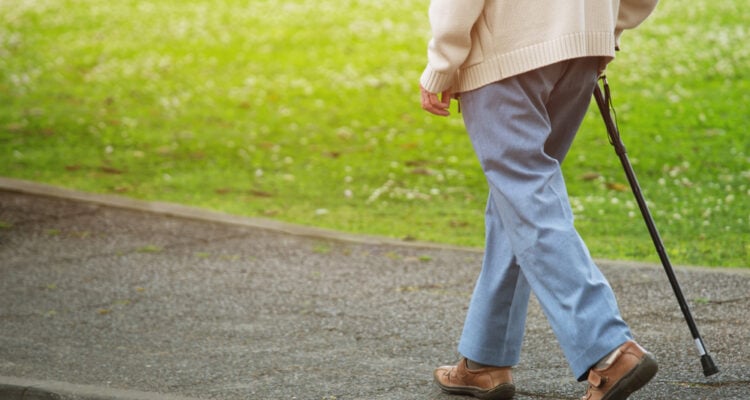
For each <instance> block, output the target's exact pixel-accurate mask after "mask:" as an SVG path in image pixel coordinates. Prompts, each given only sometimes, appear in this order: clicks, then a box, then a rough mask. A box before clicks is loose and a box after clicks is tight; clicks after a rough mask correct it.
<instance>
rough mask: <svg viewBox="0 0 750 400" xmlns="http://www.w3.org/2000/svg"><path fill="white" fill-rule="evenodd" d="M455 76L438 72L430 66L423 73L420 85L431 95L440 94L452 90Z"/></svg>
mask: <svg viewBox="0 0 750 400" xmlns="http://www.w3.org/2000/svg"><path fill="white" fill-rule="evenodd" d="M453 78H454V76H453V75H449V74H445V73H442V72H438V71H436V70H434V69H433V68H432V67H430V66H429V65H428V66H427V67H426V68H425V69H424V72H422V76H421V77H420V78H419V83H420V84H421V85H422V87H423V88H425V89H427V91H429V92H430V93H440V92H442V91H443V90H446V89H448V88H450V86H451V83H452V81H453Z"/></svg>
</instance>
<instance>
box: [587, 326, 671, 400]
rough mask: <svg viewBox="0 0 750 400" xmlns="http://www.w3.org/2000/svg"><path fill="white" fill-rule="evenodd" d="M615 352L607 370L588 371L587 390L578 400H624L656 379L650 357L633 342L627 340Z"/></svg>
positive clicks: (653, 364) (655, 365)
mask: <svg viewBox="0 0 750 400" xmlns="http://www.w3.org/2000/svg"><path fill="white" fill-rule="evenodd" d="M616 351H618V352H619V354H618V355H617V356H616V358H615V360H614V361H613V362H612V364H611V365H610V366H609V367H607V368H604V369H595V368H592V369H591V370H589V378H588V381H589V388H588V390H587V391H586V394H585V395H584V396H583V397H582V398H581V400H625V399H627V398H628V396H630V395H631V394H632V393H633V392H635V391H636V390H638V389H640V388H642V387H643V386H644V385H645V384H647V383H648V381H650V380H651V378H653V377H654V375H656V371H657V369H658V366H657V364H656V360H655V359H654V356H653V355H652V354H651V353H648V352H647V351H646V350H644V349H643V348H642V347H641V346H639V345H638V344H637V343H636V342H634V341H632V340H630V341H628V342H626V343H625V344H623V345H622V346H620V347H619V348H618V349H617V350H616Z"/></svg>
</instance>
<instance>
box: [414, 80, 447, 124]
mask: <svg viewBox="0 0 750 400" xmlns="http://www.w3.org/2000/svg"><path fill="white" fill-rule="evenodd" d="M420 90H421V92H422V108H423V109H424V110H425V111H427V112H429V113H432V114H435V115H439V116H442V117H446V116H448V115H450V112H449V111H448V109H449V108H450V104H451V93H450V91H444V92H443V93H442V94H441V96H440V97H441V98H442V100H441V99H440V98H438V95H437V94H436V93H431V92H429V91H427V90H426V89H425V88H423V87H421V86H420Z"/></svg>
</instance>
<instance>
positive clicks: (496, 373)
mask: <svg viewBox="0 0 750 400" xmlns="http://www.w3.org/2000/svg"><path fill="white" fill-rule="evenodd" d="M510 370H511V368H510V367H484V368H480V369H469V368H468V367H467V365H466V359H465V358H462V359H461V360H459V361H458V365H455V366H454V365H447V366H443V367H439V368H437V369H435V382H436V383H437V385H438V386H440V388H441V389H443V391H444V392H446V393H451V394H468V395H472V396H474V397H477V398H480V399H484V400H507V399H512V398H513V395H514V394H515V393H516V387H515V386H513V378H512V377H511V373H510Z"/></svg>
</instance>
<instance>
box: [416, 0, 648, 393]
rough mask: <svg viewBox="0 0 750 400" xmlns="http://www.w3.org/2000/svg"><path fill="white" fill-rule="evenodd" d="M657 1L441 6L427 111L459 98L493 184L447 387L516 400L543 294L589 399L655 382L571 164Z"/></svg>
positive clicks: (439, 372) (439, 378) (425, 78)
mask: <svg viewBox="0 0 750 400" xmlns="http://www.w3.org/2000/svg"><path fill="white" fill-rule="evenodd" d="M656 1H657V0H621V1H619V0H570V1H564V2H558V1H546V0H524V1H517V0H432V1H431V4H430V10H429V16H430V24H431V27H432V33H433V38H432V40H431V41H430V43H429V46H428V60H427V61H428V63H427V67H426V68H425V70H424V72H423V73H422V76H421V78H420V84H421V85H420V87H421V95H422V108H424V109H425V110H426V111H428V112H430V113H433V114H436V115H440V116H447V115H449V106H450V102H451V99H452V98H454V97H458V98H459V101H460V105H461V112H462V114H463V118H464V123H465V125H466V130H467V131H468V134H469V136H470V139H471V142H472V145H473V146H474V150H475V152H476V154H477V157H478V159H479V162H480V164H481V166H482V169H483V171H484V173H485V176H486V178H487V182H488V184H489V189H490V190H489V197H488V200H487V208H486V213H485V224H486V244H485V255H484V260H483V265H482V270H481V272H480V275H479V278H478V280H477V282H476V286H475V288H474V293H473V295H472V299H471V302H470V305H469V310H468V313H467V316H466V320H465V323H464V327H463V333H462V335H461V339H460V342H459V346H458V351H459V353H460V354H461V355H462V358H461V359H460V360H459V362H458V364H457V365H452V366H443V367H439V368H437V369H436V370H435V380H436V383H437V384H438V386H440V388H441V389H443V390H444V391H445V392H448V393H454V394H469V395H473V396H475V397H478V398H482V399H510V398H512V397H513V395H514V393H515V387H514V385H513V380H512V377H511V368H512V367H513V366H515V365H516V364H518V362H519V359H520V351H521V343H522V340H523V336H524V326H525V319H526V313H527V306H528V302H529V295H530V293H531V292H533V293H534V294H535V295H536V297H537V298H538V299H539V303H540V304H541V306H542V309H543V310H544V313H545V315H546V316H547V318H548V320H549V322H550V324H551V325H552V329H553V331H554V333H555V335H556V337H557V339H558V341H559V343H560V346H561V348H562V350H563V352H564V354H565V357H566V359H567V360H568V363H569V366H570V368H571V370H572V372H573V374H574V377H575V378H576V379H578V380H579V381H584V380H588V382H589V385H588V390H587V392H586V394H585V395H584V397H583V399H585V400H598V399H608V400H614V399H626V398H627V397H628V396H629V395H630V394H631V393H632V392H634V391H636V390H638V389H640V388H641V387H642V386H643V385H645V384H646V383H648V381H649V380H651V378H652V377H653V376H654V375H655V374H656V370H657V364H656V361H655V359H654V357H653V356H652V355H651V354H650V353H648V352H647V351H646V350H644V349H643V348H642V347H641V346H639V345H638V344H637V343H636V342H635V341H633V337H632V334H631V331H630V329H629V327H628V325H627V324H626V323H625V321H623V319H622V317H621V316H620V312H619V309H618V305H617V301H616V300H615V296H614V293H613V292H612V289H611V287H610V285H609V283H608V281H607V279H606V278H605V277H604V276H603V275H602V273H601V272H600V270H599V269H598V267H597V266H596V265H595V264H594V262H593V260H592V258H591V255H590V254H589V252H588V250H587V248H586V245H585V244H584V242H583V240H582V239H581V237H580V236H579V235H578V233H577V231H576V229H575V227H574V225H573V213H572V211H571V207H570V204H569V201H568V196H567V190H566V187H565V183H564V181H563V176H562V173H561V169H560V164H561V163H562V161H563V159H564V158H565V155H566V153H567V152H568V149H569V148H570V146H571V143H572V141H573V139H574V137H575V135H576V132H577V130H578V128H579V126H580V124H581V121H582V120H583V117H584V115H585V113H586V110H587V109H588V105H589V102H590V99H591V96H592V92H593V89H594V85H595V84H596V81H597V78H598V77H599V76H600V75H601V74H602V73H603V71H604V68H605V67H606V65H607V63H609V62H610V61H612V59H614V56H615V49H616V48H618V47H619V41H620V35H621V34H622V31H623V30H625V29H631V28H634V27H636V26H637V25H639V24H640V23H641V22H642V21H643V20H644V19H645V18H646V17H647V16H648V15H649V14H650V13H651V12H652V10H653V9H654V7H655V5H656Z"/></svg>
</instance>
